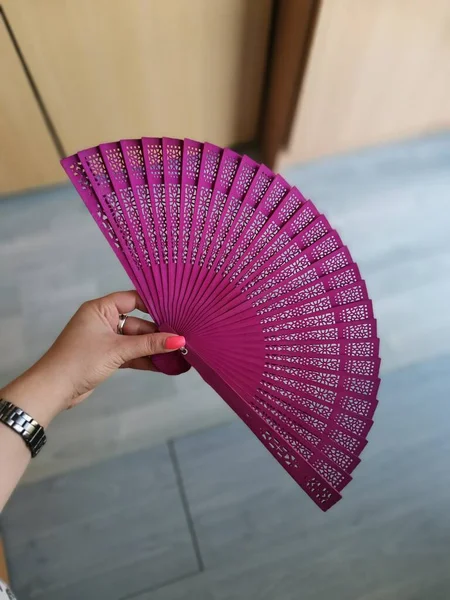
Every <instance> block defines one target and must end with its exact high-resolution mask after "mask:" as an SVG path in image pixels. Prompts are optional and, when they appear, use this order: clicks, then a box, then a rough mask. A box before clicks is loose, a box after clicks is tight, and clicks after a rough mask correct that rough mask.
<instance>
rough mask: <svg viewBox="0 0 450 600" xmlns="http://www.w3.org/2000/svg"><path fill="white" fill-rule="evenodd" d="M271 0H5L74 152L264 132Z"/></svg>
mask: <svg viewBox="0 0 450 600" xmlns="http://www.w3.org/2000/svg"><path fill="white" fill-rule="evenodd" d="M271 5H272V0H164V1H162V0H133V1H132V2H128V1H125V0H95V1H94V0H77V1H76V2H72V1H62V0H40V1H39V2H36V0H21V1H20V2H17V0H4V6H5V11H6V14H7V16H8V18H9V20H10V22H11V25H12V28H13V30H14V32H15V34H16V36H17V39H18V40H19V42H20V45H21V49H22V51H23V54H24V56H25V59H26V61H27V63H28V65H29V68H30V71H31V73H32V75H33V77H34V79H35V81H36V84H37V86H38V88H39V91H40V93H41V95H42V98H43V100H44V102H45V104H46V106H47V108H48V111H49V113H50V115H51V117H52V120H53V122H54V124H55V128H56V130H57V132H58V135H59V137H60V139H61V142H62V145H63V146H64V149H65V151H66V152H67V153H71V152H74V151H76V150H78V149H80V148H83V147H86V146H89V145H91V144H98V143H100V142H105V141H111V140H115V139H119V138H124V137H140V136H143V135H149V136H161V135H166V136H175V137H184V136H186V137H192V138H197V139H200V140H209V141H211V142H214V143H216V144H220V145H230V144H235V143H239V142H247V141H249V140H251V139H252V138H254V137H255V135H256V130H257V125H258V118H259V110H260V105H261V95H262V85H263V78H264V69H265V63H266V56H267V50H268V34H269V25H270V17H271Z"/></svg>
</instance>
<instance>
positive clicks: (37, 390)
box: [0, 291, 186, 510]
mask: <svg viewBox="0 0 450 600" xmlns="http://www.w3.org/2000/svg"><path fill="white" fill-rule="evenodd" d="M135 309H139V310H141V311H143V312H146V308H145V306H144V303H143V302H142V300H141V299H140V297H139V296H138V294H137V293H136V292H134V291H130V292H117V293H114V294H110V295H109V296H105V297H103V298H98V299H96V300H91V301H89V302H86V303H85V304H83V305H82V306H81V307H80V308H79V310H78V311H77V312H76V313H75V315H74V316H73V317H72V319H71V320H70V321H69V323H68V324H67V326H66V327H65V328H64V330H63V331H62V333H61V335H60V336H59V337H58V338H57V340H56V341H55V343H54V344H53V345H52V346H51V348H50V349H49V350H48V352H46V353H45V354H44V356H43V357H42V358H41V359H40V360H38V362H37V363H35V364H34V365H33V366H32V367H31V368H30V369H29V370H28V371H26V372H25V373H24V374H23V375H21V376H20V377H18V378H17V379H16V380H14V381H13V382H11V383H10V384H8V385H7V386H6V387H5V388H3V389H2V390H0V398H4V399H5V400H8V401H10V402H12V403H13V404H15V405H16V406H18V407H19V408H22V409H23V410H25V412H27V413H29V414H30V415H31V416H32V417H33V418H34V419H36V420H37V421H38V423H40V424H41V425H42V426H43V427H44V428H45V427H47V425H49V423H50V422H51V421H52V420H53V418H54V417H55V416H56V415H57V414H58V413H60V412H62V411H64V410H67V409H68V408H72V407H73V406H75V405H76V404H79V403H80V402H82V401H83V400H84V399H85V398H87V397H88V396H89V395H90V394H91V393H92V391H93V390H94V389H95V388H96V387H97V386H98V385H99V384H100V383H102V382H103V381H105V380H106V379H108V377H110V376H111V375H112V374H113V373H114V372H115V371H117V369H119V368H130V369H140V370H149V371H154V370H155V369H154V367H153V365H152V361H151V356H152V355H153V354H161V353H165V352H173V351H174V350H177V349H179V348H182V347H183V346H184V345H185V343H186V341H185V339H184V338H183V337H182V336H176V335H175V336H174V335H173V334H170V333H159V332H157V329H156V326H155V324H154V323H151V322H149V321H147V320H144V319H140V318H137V317H128V319H127V320H126V323H125V326H124V328H123V332H124V335H119V334H118V333H117V325H118V323H119V315H120V314H123V313H124V314H126V313H129V312H132V311H133V310H135ZM29 460H30V451H29V450H28V448H27V447H26V445H25V443H24V441H23V440H22V439H21V438H20V436H19V435H17V434H16V433H15V432H14V431H12V430H11V429H10V428H9V427H7V426H6V425H3V424H2V423H0V474H1V477H0V510H2V508H3V506H4V504H5V503H6V501H7V500H8V498H9V496H10V495H11V493H12V491H13V489H14V487H15V486H16V484H17V482H18V481H19V479H20V477H21V476H22V474H23V472H24V471H25V468H26V466H27V464H28V462H29Z"/></svg>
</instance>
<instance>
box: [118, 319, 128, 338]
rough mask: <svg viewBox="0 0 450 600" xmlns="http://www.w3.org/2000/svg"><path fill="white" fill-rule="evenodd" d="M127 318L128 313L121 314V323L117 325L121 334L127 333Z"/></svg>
mask: <svg viewBox="0 0 450 600" xmlns="http://www.w3.org/2000/svg"><path fill="white" fill-rule="evenodd" d="M127 319H128V315H119V324H118V325H117V333H118V334H119V335H125V333H124V331H123V328H124V327H125V323H126V321H127Z"/></svg>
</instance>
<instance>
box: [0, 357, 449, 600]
mask: <svg viewBox="0 0 450 600" xmlns="http://www.w3.org/2000/svg"><path fill="white" fill-rule="evenodd" d="M449 366H450V356H443V357H441V358H439V359H432V360H430V361H428V362H423V363H421V364H420V365H412V366H409V367H404V368H402V369H399V370H397V371H395V372H391V373H388V374H387V375H386V377H385V378H384V381H383V385H382V389H381V393H380V407H379V410H378V413H377V420H376V424H375V426H374V428H373V430H372V432H371V435H370V443H369V445H368V447H367V448H366V450H365V451H364V454H363V462H362V464H361V465H360V466H359V467H358V469H357V470H356V471H355V477H354V481H353V482H352V484H351V485H350V486H349V487H348V488H346V490H345V494H344V499H343V500H342V501H341V502H340V503H339V504H338V505H337V506H335V507H334V508H333V509H332V510H331V511H330V512H328V513H322V512H321V511H320V510H319V509H318V508H317V507H316V506H315V505H314V504H313V503H312V502H311V501H310V500H309V499H308V498H307V497H306V496H305V495H304V494H303V493H302V492H301V490H300V489H299V488H298V487H297V486H296V485H295V483H294V482H293V481H292V480H291V479H290V478H289V476H288V475H287V474H286V473H285V472H284V471H283V470H282V469H281V468H280V467H279V465H278V464H277V463H276V462H275V460H274V459H273V458H272V457H271V456H270V455H269V454H268V453H267V451H266V450H265V449H264V448H263V447H262V446H261V444H259V442H258V441H257V440H256V438H254V437H253V435H252V434H251V433H250V432H249V431H248V430H247V429H246V428H245V426H244V425H243V424H241V423H240V422H234V423H232V424H227V425H221V426H218V427H215V428H211V429H208V430H205V431H203V432H200V433H197V434H193V435H190V436H187V437H183V438H180V439H178V440H176V442H175V444H174V453H171V452H169V451H168V449H167V446H158V447H156V448H153V449H150V450H141V451H140V452H138V453H136V454H130V455H127V456H125V457H121V458H114V459H112V460H110V461H107V462H105V463H102V464H100V465H97V466H94V467H90V468H86V469H82V470H80V471H73V472H71V473H69V474H67V475H62V476H58V477H56V478H52V479H48V480H45V481H41V482H38V483H35V484H30V485H28V486H24V487H22V488H20V489H19V490H18V492H17V493H16V495H15V496H14V497H13V499H12V501H11V503H10V504H9V506H8V507H7V509H6V511H5V514H4V517H3V527H4V531H5V542H6V550H7V554H8V556H9V560H10V566H11V573H12V578H13V583H14V584H15V586H16V588H17V591H18V592H19V598H24V599H25V598H28V597H29V598H38V599H39V598H42V599H44V598H48V599H50V600H56V599H57V598H60V599H61V600H71V599H72V598H74V599H75V598H86V600H89V599H90V598H92V599H94V598H95V599H96V600H103V599H105V600H106V599H108V600H120V599H123V598H128V597H133V598H134V597H135V598H138V599H139V600H182V599H185V600H188V599H191V598H195V599H196V600H203V599H204V600H225V599H226V600H231V599H238V598H245V599H246V600H266V599H267V600H269V599H272V598H274V597H275V598H277V599H279V600H291V599H292V600H296V599H297V598H299V597H301V598H302V599H303V600H324V599H325V598H330V597H332V598H335V599H336V600H429V599H431V598H433V600H435V599H438V600H445V599H448V598H449V597H450V558H449V553H448V546H449V543H450V514H449V511H448V506H449V504H450V475H449V473H448V457H449V455H450V435H449V430H450V426H449V422H450V405H449V394H450V369H449ZM174 456H175V460H174ZM171 459H172V460H171ZM177 472H178V473H180V475H181V480H180V481H178V484H179V485H181V489H182V490H183V493H182V494H180V487H178V485H177V477H176V473H177ZM186 501H187V503H185V502H186ZM191 524H192V528H191ZM193 539H196V540H197V547H198V549H199V552H200V561H199V560H197V558H196V547H195V546H194V544H193ZM30 590H33V592H32V593H31V592H30ZM144 590H147V591H144ZM136 593H137V595H136V596H134V594H136Z"/></svg>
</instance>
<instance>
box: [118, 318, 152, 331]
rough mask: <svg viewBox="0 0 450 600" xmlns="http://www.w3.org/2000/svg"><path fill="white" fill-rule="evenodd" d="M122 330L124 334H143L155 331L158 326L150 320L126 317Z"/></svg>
mask: <svg viewBox="0 0 450 600" xmlns="http://www.w3.org/2000/svg"><path fill="white" fill-rule="evenodd" d="M122 331H123V334H124V335H144V334H146V333H156V332H157V331H158V328H157V327H156V325H155V323H152V322H151V321H146V320H145V319H139V318H138V317H128V318H127V320H126V321H125V325H124V326H123V329H122Z"/></svg>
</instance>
